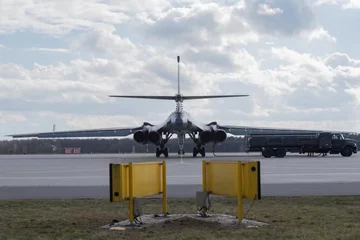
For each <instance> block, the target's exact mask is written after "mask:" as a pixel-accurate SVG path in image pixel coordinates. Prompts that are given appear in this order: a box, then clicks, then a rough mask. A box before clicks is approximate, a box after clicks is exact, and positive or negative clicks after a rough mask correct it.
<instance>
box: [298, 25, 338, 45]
mask: <svg viewBox="0 0 360 240" xmlns="http://www.w3.org/2000/svg"><path fill="white" fill-rule="evenodd" d="M302 34H303V35H304V37H307V38H308V39H309V41H312V40H314V39H316V40H318V39H325V40H328V41H330V42H333V43H335V42H336V38H335V37H334V36H331V35H330V34H329V32H328V31H326V30H325V29H324V28H323V27H319V28H316V29H313V30H311V31H310V32H309V31H305V32H302Z"/></svg>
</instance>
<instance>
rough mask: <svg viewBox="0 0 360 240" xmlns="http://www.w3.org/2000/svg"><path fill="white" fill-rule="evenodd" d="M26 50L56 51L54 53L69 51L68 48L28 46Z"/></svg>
mask: <svg viewBox="0 0 360 240" xmlns="http://www.w3.org/2000/svg"><path fill="white" fill-rule="evenodd" d="M26 51H39V52H56V53H69V52H70V51H69V50H68V49H64V48H36V47H33V48H28V49H26Z"/></svg>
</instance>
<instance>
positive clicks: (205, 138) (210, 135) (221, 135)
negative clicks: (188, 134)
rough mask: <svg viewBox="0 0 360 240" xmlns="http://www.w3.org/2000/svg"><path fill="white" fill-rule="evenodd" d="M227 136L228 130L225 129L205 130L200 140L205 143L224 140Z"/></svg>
mask: <svg viewBox="0 0 360 240" xmlns="http://www.w3.org/2000/svg"><path fill="white" fill-rule="evenodd" d="M226 138H227V136H226V132H225V131H224V130H217V131H203V132H202V133H201V134H200V141H201V142H203V143H209V142H223V141H225V140H226Z"/></svg>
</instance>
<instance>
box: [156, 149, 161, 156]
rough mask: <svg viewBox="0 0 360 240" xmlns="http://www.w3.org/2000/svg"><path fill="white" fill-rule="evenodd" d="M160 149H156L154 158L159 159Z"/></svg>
mask: <svg viewBox="0 0 360 240" xmlns="http://www.w3.org/2000/svg"><path fill="white" fill-rule="evenodd" d="M160 154H161V153H160V149H159V148H156V157H160Z"/></svg>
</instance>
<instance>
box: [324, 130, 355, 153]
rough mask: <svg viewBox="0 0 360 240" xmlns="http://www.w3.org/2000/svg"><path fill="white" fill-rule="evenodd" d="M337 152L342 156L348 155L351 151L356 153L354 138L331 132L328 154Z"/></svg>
mask: <svg viewBox="0 0 360 240" xmlns="http://www.w3.org/2000/svg"><path fill="white" fill-rule="evenodd" d="M339 153H340V154H341V155H342V156H344V157H349V156H351V155H352V154H353V153H357V144H356V140H354V139H350V138H345V137H344V135H343V134H342V133H332V134H331V150H330V154H339Z"/></svg>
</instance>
